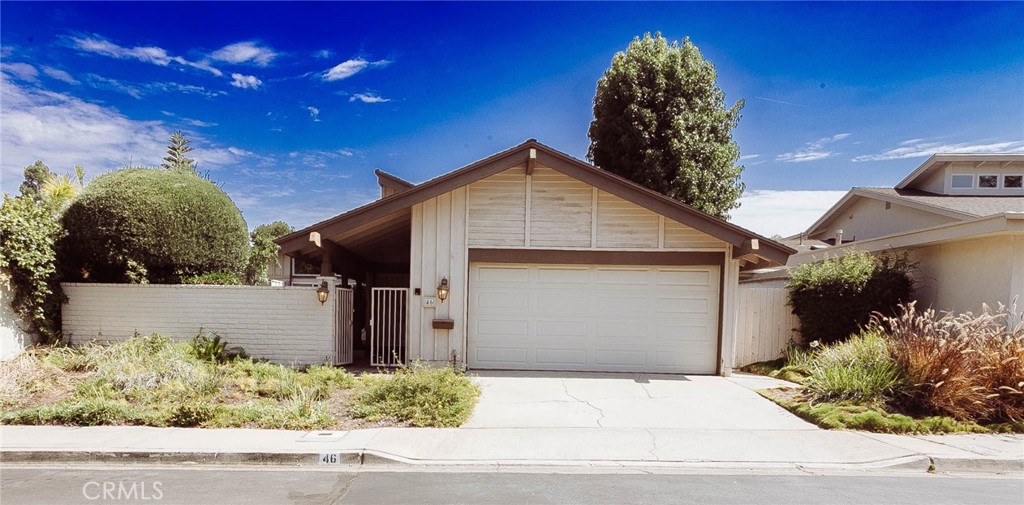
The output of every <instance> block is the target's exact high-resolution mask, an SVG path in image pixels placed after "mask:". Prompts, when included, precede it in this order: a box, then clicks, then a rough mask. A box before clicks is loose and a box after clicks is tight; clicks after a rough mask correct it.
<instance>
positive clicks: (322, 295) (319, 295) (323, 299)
mask: <svg viewBox="0 0 1024 505" xmlns="http://www.w3.org/2000/svg"><path fill="white" fill-rule="evenodd" d="M330 294H331V290H330V289H329V288H328V287H327V281H323V282H321V283H320V287H318V288H316V299H317V300H320V305H323V304H325V303H327V295H330Z"/></svg>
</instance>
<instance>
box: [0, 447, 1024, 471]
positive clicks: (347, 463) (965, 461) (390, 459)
mask: <svg viewBox="0 0 1024 505" xmlns="http://www.w3.org/2000/svg"><path fill="white" fill-rule="evenodd" d="M330 454H336V455H337V460H336V461H335V462H332V463H329V464H323V463H321V462H320V456H321V454H320V453H312V452H284V453H268V452H185V451H166V452H162V451H148V452H145V451H60V450H38V451H19V450H4V451H0V463H3V464H21V463H23V464H54V463H74V464H83V463H95V464H151V465H161V464H163V465H257V466H314V467H330V466H335V467H348V468H353V467H367V468H374V467H377V468H395V467H416V468H420V469H425V468H432V467H436V468H440V467H449V468H451V467H459V468H464V469H470V468H489V469H493V468H499V467H501V468H509V469H512V468H521V469H522V468H528V467H534V466H542V467H552V468H557V467H562V468H570V467H584V468H592V469H598V468H609V469H613V468H614V469H643V468H659V467H660V468H673V469H687V468H689V469H732V470H742V469H752V470H753V469H761V470H769V469H796V470H858V471H870V470H907V471H920V472H951V473H1024V460H1020V459H996V458H932V457H928V456H925V455H911V456H904V457H899V458H893V459H887V460H880V461H868V462H857V463H822V462H810V463H799V462H781V461H780V462H752V461H696V460H694V461H615V460H419V459H410V458H405V457H402V456H398V455H395V454H388V453H383V452H379V451H373V450H369V451H338V452H331V453H330Z"/></svg>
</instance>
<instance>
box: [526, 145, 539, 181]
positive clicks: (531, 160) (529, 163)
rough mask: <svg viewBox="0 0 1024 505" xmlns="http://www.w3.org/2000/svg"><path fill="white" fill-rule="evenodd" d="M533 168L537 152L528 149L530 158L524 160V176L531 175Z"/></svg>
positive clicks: (535, 166)
mask: <svg viewBox="0 0 1024 505" xmlns="http://www.w3.org/2000/svg"><path fill="white" fill-rule="evenodd" d="M535 168H537V150H536V149H533V148H530V156H529V157H528V158H526V175H533V170H534V169H535Z"/></svg>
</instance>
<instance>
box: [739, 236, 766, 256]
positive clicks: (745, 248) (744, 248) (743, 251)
mask: <svg viewBox="0 0 1024 505" xmlns="http://www.w3.org/2000/svg"><path fill="white" fill-rule="evenodd" d="M760 249H761V243H760V241H759V240H758V239H756V238H752V239H747V240H745V241H744V242H743V244H742V245H740V246H739V247H733V248H732V259H734V260H735V259H739V260H753V259H754V258H756V257H757V253H758V252H759V250H760Z"/></svg>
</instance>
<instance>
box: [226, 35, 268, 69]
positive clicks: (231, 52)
mask: <svg viewBox="0 0 1024 505" xmlns="http://www.w3.org/2000/svg"><path fill="white" fill-rule="evenodd" d="M276 57H277V52H275V51H274V50H273V49H270V48H268V47H262V46H260V45H258V44H256V42H253V41H245V42H235V43H234V44H229V45H226V46H224V47H222V48H220V49H218V50H216V51H214V52H213V53H211V54H210V58H212V59H214V60H218V61H225V62H228V63H235V64H238V63H248V62H250V61H251V62H253V63H255V64H256V65H259V66H261V67H265V66H267V65H269V64H270V62H271V61H273V59H274V58H276Z"/></svg>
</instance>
